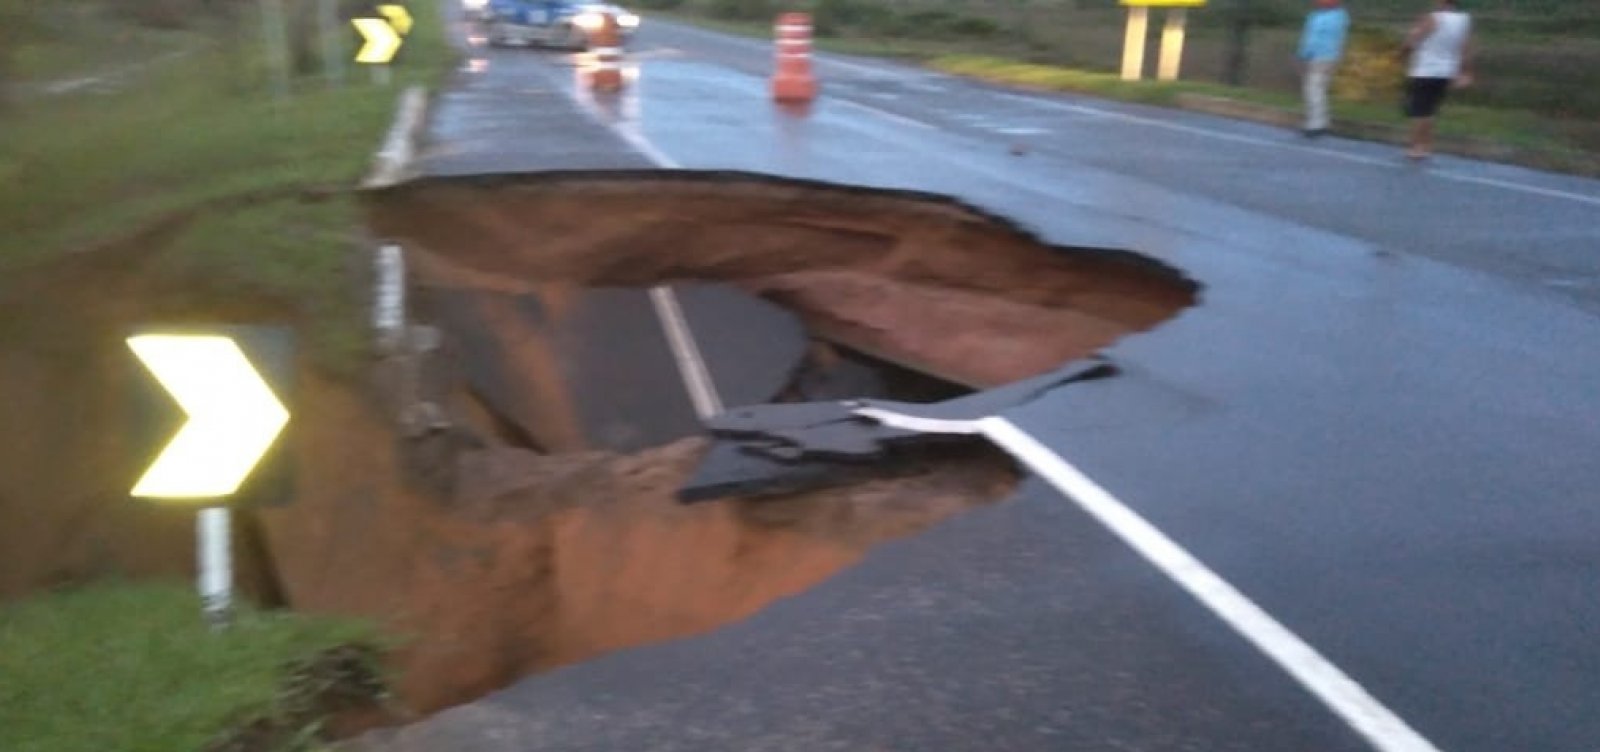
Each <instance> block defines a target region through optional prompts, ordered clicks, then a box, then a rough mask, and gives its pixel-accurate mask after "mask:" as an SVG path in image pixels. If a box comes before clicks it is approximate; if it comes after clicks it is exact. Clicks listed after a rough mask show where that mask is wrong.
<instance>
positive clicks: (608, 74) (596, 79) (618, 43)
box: [589, 13, 622, 92]
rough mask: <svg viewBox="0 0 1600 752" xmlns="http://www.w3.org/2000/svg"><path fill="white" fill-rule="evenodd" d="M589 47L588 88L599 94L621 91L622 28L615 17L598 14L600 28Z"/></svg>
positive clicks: (607, 14) (595, 32)
mask: <svg viewBox="0 0 1600 752" xmlns="http://www.w3.org/2000/svg"><path fill="white" fill-rule="evenodd" d="M589 45H590V52H592V53H593V54H594V72H593V73H592V74H591V75H590V76H589V87H590V88H592V89H594V90H595V91H601V92H616V91H622V27H621V26H619V25H618V24H617V17H616V15H614V14H611V13H602V14H600V28H598V29H595V31H594V36H593V37H592V38H591V39H590V42H589Z"/></svg>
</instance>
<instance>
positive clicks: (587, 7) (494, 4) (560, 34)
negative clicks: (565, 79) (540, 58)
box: [482, 0, 639, 50]
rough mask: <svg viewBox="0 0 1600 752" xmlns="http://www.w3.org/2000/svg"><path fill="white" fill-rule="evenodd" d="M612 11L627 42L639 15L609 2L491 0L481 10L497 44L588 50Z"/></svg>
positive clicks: (488, 34)
mask: <svg viewBox="0 0 1600 752" xmlns="http://www.w3.org/2000/svg"><path fill="white" fill-rule="evenodd" d="M607 13H609V14H612V15H613V16H615V17H616V19H617V25H618V26H619V27H621V31H622V41H623V42H624V43H626V42H627V41H628V39H629V38H630V37H632V36H633V32H634V31H635V30H636V29H638V28H639V16H638V15H636V14H634V13H630V12H628V11H627V10H625V9H623V8H621V7H619V6H616V5H610V4H607V3H597V2H584V1H583V0H577V1H574V0H489V1H488V3H487V4H486V5H485V6H484V9H483V12H482V23H483V24H484V35H485V36H486V37H488V41H489V44H490V45H491V46H494V47H503V46H507V45H523V46H541V47H557V48H561V49H569V50H586V49H589V47H591V46H592V44H591V39H592V37H593V35H594V32H596V31H598V30H599V29H600V25H601V23H603V21H604V14H607Z"/></svg>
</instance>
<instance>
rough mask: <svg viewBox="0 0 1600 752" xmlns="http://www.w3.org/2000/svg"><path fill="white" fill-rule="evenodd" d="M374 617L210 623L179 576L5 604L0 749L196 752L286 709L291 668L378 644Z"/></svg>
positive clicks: (264, 615) (251, 614) (0, 630)
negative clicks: (337, 650)
mask: <svg viewBox="0 0 1600 752" xmlns="http://www.w3.org/2000/svg"><path fill="white" fill-rule="evenodd" d="M374 639H375V633H374V631H373V630H372V629H371V628H370V627H369V626H367V625H365V624H362V623H358V622H352V621H342V620H333V619H326V618H312V617H307V616H300V615H294V614H288V613H268V612H257V611H245V612H243V613H241V614H240V618H239V620H238V622H237V623H236V624H235V626H234V627H233V628H232V629H229V630H227V631H224V632H221V633H213V632H211V631H209V630H208V629H207V628H206V627H205V626H204V624H203V623H202V620H201V618H200V612H199V600H198V599H197V598H196V597H195V596H194V595H193V594H192V593H191V592H190V591H189V590H188V589H187V588H185V587H183V586H180V585H176V584H141V585H101V586H96V587H92V588H86V589H82V590H75V591H67V592H61V593H55V594H49V595H44V596H39V597H36V598H33V599H31V600H27V601H22V602H19V603H15V604H11V605H8V606H4V607H0V749H4V750H6V752H89V751H90V750H119V751H120V752H193V751H195V750H200V749H202V748H204V747H205V745H206V743H207V741H208V740H211V739H213V738H215V737H216V736H217V735H218V734H219V733H221V732H224V731H226V730H227V729H229V728H230V727H232V726H234V725H236V724H239V723H241V722H245V721H248V720H251V719H255V718H261V717H269V716H271V715H273V714H274V713H275V712H278V711H280V710H281V703H282V702H283V699H284V698H283V693H284V688H285V679H286V673H287V672H286V671H285V667H286V665H287V664H289V663H290V662H292V661H297V660H304V659H307V658H310V657H312V656H314V655H316V654H317V653H319V652H320V651H323V650H326V649H330V648H334V647H339V646H343V645H350V644H372V643H373V641H374Z"/></svg>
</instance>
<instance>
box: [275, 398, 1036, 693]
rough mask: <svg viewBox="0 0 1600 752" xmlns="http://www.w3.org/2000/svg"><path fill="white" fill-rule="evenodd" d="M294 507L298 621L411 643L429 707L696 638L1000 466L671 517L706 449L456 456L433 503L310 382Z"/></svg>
mask: <svg viewBox="0 0 1600 752" xmlns="http://www.w3.org/2000/svg"><path fill="white" fill-rule="evenodd" d="M303 397H304V404H305V405H306V407H308V408H309V409H311V410H314V411H315V413H316V414H318V415H320V416H323V417H324V418H325V419H324V420H320V421H318V422H317V424H316V425H315V426H312V427H310V428H309V429H308V430H306V431H303V432H302V435H301V436H300V441H299V442H298V447H297V449H298V452H299V454H300V466H301V467H302V468H303V472H302V474H301V481H302V487H303V488H304V489H306V490H305V492H303V493H302V494H301V495H300V496H299V498H298V499H297V501H296V504H295V505H294V506H292V507H287V508H284V509H280V510H272V511H267V512H264V513H263V514H262V518H263V519H264V520H265V522H266V528H267V530H268V538H269V540H270V542H271V548H272V550H273V552H274V556H275V558H276V559H277V561H278V572H279V574H280V576H281V578H282V582H283V585H284V590H285V593H286V595H287V596H288V598H289V600H290V602H292V603H294V604H295V606H296V607H297V608H304V609H310V610H316V611H329V612H338V613H351V614H361V615H369V616H377V617H379V618H381V619H383V620H385V621H386V622H388V623H389V624H391V625H392V626H394V627H396V628H399V629H401V630H403V631H404V632H407V633H410V634H413V635H416V636H417V638H418V639H416V640H415V641H413V642H412V643H411V644H410V645H409V646H408V647H406V648H404V649H403V650H401V651H400V652H399V654H398V655H397V665H398V666H400V667H401V668H402V669H403V672H402V676H401V687H400V689H401V695H402V697H403V698H404V700H405V701H406V703H407V704H408V705H410V706H411V707H412V708H413V709H414V710H417V711H419V712H427V711H431V710H434V709H438V708H440V707H444V706H446V705H449V704H452V703H456V702H460V701H463V700H466V699H470V698H472V697H474V696H476V695H478V694H481V693H483V692H486V691H488V690H491V689H494V688H496V687H499V686H502V685H503V684H504V683H506V682H507V681H509V680H511V679H513V678H515V677H517V676H521V675H523V674H525V673H528V672H530V671H534V670H538V669H543V668H549V667H552V666H558V665H562V664H566V663H571V662H574V661H580V660H584V659H586V658H590V657H593V656H595V655H598V654H600V653H604V652H607V651H610V650H615V649H618V648H622V647H628V646H632V645H639V644H644V643H649V642H655V641H660V640H664V639H669V638H673V637H682V636H686V635H691V634H695V633H698V632H703V631H706V630H709V629H712V628H715V627H717V626H719V625H722V624H726V623H728V622H730V621H735V620H738V619H741V618H743V617H745V616H748V615H750V614H752V613H754V612H755V611H757V610H759V609H760V608H761V607H762V606H765V605H766V604H768V603H770V602H772V601H773V600H775V599H777V598H781V597H784V596H787V595H791V594H794V593H797V592H800V591H802V590H804V589H806V588H808V587H810V586H812V585H815V584H816V583H818V582H820V581H821V580H823V579H825V578H827V577H828V576H830V575H832V574H833V573H835V572H837V571H839V570H840V569H842V568H844V567H846V566H848V565H850V564H852V563H854V562H855V561H856V560H858V559H859V558H860V557H861V556H862V555H864V554H865V552H866V551H867V550H868V549H869V548H870V547H871V546H872V545H873V544H875V543H877V542H880V541H882V540H885V539H888V538H892V537H896V536H900V535H905V534H908V533H911V532H914V531H916V530H919V529H922V528H924V527H926V526H928V525H931V524H933V523H935V522H937V521H938V520H941V519H943V518H945V517H947V516H949V515H951V514H954V513H956V512H959V511H961V510H963V509H966V508H969V507H971V506H973V505H978V504H984V503H989V502H992V501H995V500H997V499H1000V498H1003V497H1004V496H1005V495H1006V494H1007V493H1008V492H1009V489H1010V488H1011V486H1012V484H1013V483H1014V480H1015V476H1014V474H1013V471H1012V470H1011V468H1010V466H1009V464H1008V463H1006V462H1005V461H1004V460H1002V459H1001V458H999V457H997V456H994V455H987V454H980V455H978V456H976V457H972V458H970V459H963V460H959V461H955V462H949V463H942V464H941V465H939V466H937V467H929V468H926V469H923V470H921V471H919V472H915V473H913V474H910V475H908V476H905V477H899V478H893V479H883V480H878V481H872V482H868V483H864V484H861V485H858V486H854V487H850V488H845V489H839V490H833V491H826V492H817V493H811V494H802V495H797V496H794V497H790V498H786V499H782V500H778V501H766V502H747V501H741V500H731V501H728V502H718V503H712V504H702V505H696V506H682V505H679V504H677V503H676V502H675V501H674V500H673V492H674V491H675V490H676V488H677V486H678V484H679V483H680V482H681V481H682V480H683V479H684V478H685V476H686V475H687V473H688V472H689V470H690V469H691V467H692V465H693V463H694V462H695V461H696V460H697V458H698V456H699V454H700V452H701V449H702V445H701V443H700V442H699V441H698V440H684V441H681V442H677V443H674V444H671V445H668V446H665V447H661V448H659V449H655V450H651V451H647V452H643V453H640V454H637V455H630V456H618V455H613V454H608V453H603V452H597V453H572V454H561V455H539V454H535V453H532V452H527V451H524V450H518V449H488V450H474V451H469V452H466V453H463V454H461V455H459V457H458V460H457V461H458V462H459V463H460V465H459V477H460V478H462V479H463V482H462V483H461V484H460V485H459V486H458V488H457V489H456V492H455V493H454V494H453V495H452V496H451V497H450V498H447V499H440V498H437V497H434V496H433V495H431V494H429V493H427V492H426V491H422V490H419V489H416V488H414V487H411V486H409V485H407V484H406V483H405V482H403V481H402V480H401V479H400V477H399V476H400V468H399V467H398V462H399V457H398V455H397V453H396V452H395V451H394V447H393V445H392V443H391V442H389V441H386V440H385V438H384V437H385V435H386V431H387V427H386V426H385V425H384V424H383V422H382V421H380V420H377V419H376V418H375V417H374V416H373V415H372V414H371V413H370V411H369V410H368V409H367V408H366V407H365V406H364V405H363V404H362V403H361V401H360V400H359V399H358V398H357V397H356V396H355V395H353V394H350V393H348V392H346V391H345V390H342V389H334V388H324V387H321V386H314V387H311V388H310V389H309V390H307V391H306V392H303Z"/></svg>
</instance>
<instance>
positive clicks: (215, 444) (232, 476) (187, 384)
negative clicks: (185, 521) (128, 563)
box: [127, 334, 289, 499]
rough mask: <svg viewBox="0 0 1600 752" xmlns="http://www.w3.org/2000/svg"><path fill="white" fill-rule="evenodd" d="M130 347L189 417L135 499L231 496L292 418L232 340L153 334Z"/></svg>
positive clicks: (131, 339)
mask: <svg viewBox="0 0 1600 752" xmlns="http://www.w3.org/2000/svg"><path fill="white" fill-rule="evenodd" d="M127 341H128V347H129V349H131V350H133V354H134V356H135V357H137V358H138V359H139V362H141V363H143V364H144V367H145V368H146V369H148V370H149V371H150V374H151V375H153V376H155V378H156V381H158V382H160V383H161V386H162V387H163V388H165V389H166V390H167V393H169V394H171V395H172V398H173V400H175V401H176V402H177V403H178V406H179V407H181V408H183V411H184V413H185V414H187V415H188V418H189V420H188V422H187V423H185V424H184V425H183V427H182V428H180V429H178V433H177V434H175V435H174V436H173V437H172V440H171V441H170V442H168V443H167V446H166V448H165V449H163V450H161V455H160V456H158V457H156V461H155V462H154V463H152V464H151V465H150V468H149V469H148V470H146V471H145V473H144V476H143V477H141V478H140V479H139V482H138V483H137V484H135V485H134V487H133V495H134V496H137V497H141V498H158V499H217V498H221V497H225V496H231V495H232V494H233V493H234V492H235V491H237V490H239V485H240V484H241V483H243V482H244V479H245V478H246V477H248V476H249V475H250V471H251V470H253V469H254V468H255V466H256V463H257V462H259V461H260V460H261V456H262V455H263V454H266V452H267V450H268V449H270V448H271V447H272V442H273V441H274V440H275V439H277V437H278V434H279V433H281V432H282V431H283V427H284V425H285V424H287V423H288V422H289V411H288V410H286V409H284V406H283V403H281V402H279V401H278V397H277V395H275V394H273V393H272V388H271V387H269V386H267V383H266V381H265V380H263V379H262V378H261V374H260V373H259V372H258V371H256V369H255V366H253V365H251V363H250V359H249V358H247V357H245V354H244V351H242V350H240V349H239V345H238V344H237V343H236V342H234V341H233V340H232V339H231V338H229V337H223V336H213V335H171V334H165V335H163V334H149V335H140V336H136V337H129V338H128V340H127Z"/></svg>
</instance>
